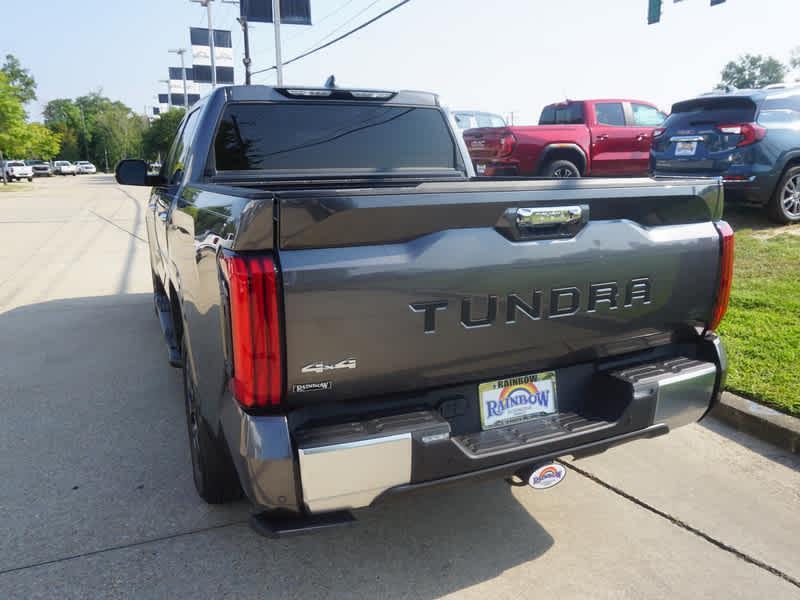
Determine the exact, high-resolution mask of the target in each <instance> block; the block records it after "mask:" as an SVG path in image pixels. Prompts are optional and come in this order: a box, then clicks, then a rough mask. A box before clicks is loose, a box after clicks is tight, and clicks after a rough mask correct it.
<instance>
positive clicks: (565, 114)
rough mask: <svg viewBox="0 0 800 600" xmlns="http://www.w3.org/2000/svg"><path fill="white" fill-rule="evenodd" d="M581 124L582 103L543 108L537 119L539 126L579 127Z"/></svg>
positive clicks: (582, 120) (552, 105)
mask: <svg viewBox="0 0 800 600" xmlns="http://www.w3.org/2000/svg"><path fill="white" fill-rule="evenodd" d="M583 122H584V118H583V103H582V102H571V103H569V104H551V105H550V106H545V107H544V110H543V111H542V115H541V116H540V117H539V125H581V124H582V123H583Z"/></svg>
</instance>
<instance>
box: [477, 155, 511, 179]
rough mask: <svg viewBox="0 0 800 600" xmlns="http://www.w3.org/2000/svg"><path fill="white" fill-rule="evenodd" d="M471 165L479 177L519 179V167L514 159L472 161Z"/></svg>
mask: <svg viewBox="0 0 800 600" xmlns="http://www.w3.org/2000/svg"><path fill="white" fill-rule="evenodd" d="M472 164H473V165H474V167H475V173H476V174H477V175H478V176H479V177H519V176H520V175H521V173H520V165H519V161H518V160H516V159H509V160H502V159H488V158H487V159H474V160H473V161H472Z"/></svg>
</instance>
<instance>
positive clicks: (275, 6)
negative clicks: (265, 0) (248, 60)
mask: <svg viewBox="0 0 800 600" xmlns="http://www.w3.org/2000/svg"><path fill="white" fill-rule="evenodd" d="M272 22H273V24H274V25H275V66H276V67H277V69H278V87H283V60H282V58H281V3H280V0H272Z"/></svg>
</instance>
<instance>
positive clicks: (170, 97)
mask: <svg viewBox="0 0 800 600" xmlns="http://www.w3.org/2000/svg"><path fill="white" fill-rule="evenodd" d="M158 82H159V83H166V84H167V106H168V107H169V108H167V112H169V111H171V110H172V90H170V89H169V79H159V80H158Z"/></svg>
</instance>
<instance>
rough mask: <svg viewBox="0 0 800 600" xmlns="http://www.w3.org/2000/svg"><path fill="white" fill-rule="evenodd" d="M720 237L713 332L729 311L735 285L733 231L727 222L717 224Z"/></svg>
mask: <svg viewBox="0 0 800 600" xmlns="http://www.w3.org/2000/svg"><path fill="white" fill-rule="evenodd" d="M716 226H717V231H719V237H720V248H721V252H720V267H719V285H718V286H717V300H716V302H715V303H714V312H713V313H712V314H711V322H710V323H709V324H708V328H709V329H710V330H712V331H714V330H716V329H717V327H719V324H720V322H721V321H722V317H724V316H725V312H726V311H727V310H728V301H729V300H730V297H731V283H733V229H731V226H730V225H728V223H726V222H725V221H718V222H717V223H716Z"/></svg>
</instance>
